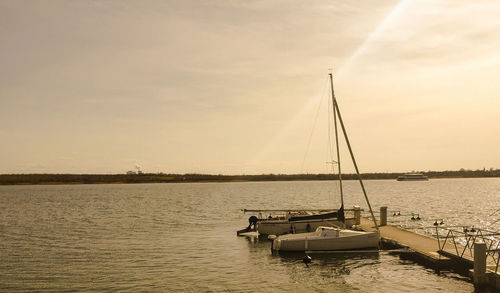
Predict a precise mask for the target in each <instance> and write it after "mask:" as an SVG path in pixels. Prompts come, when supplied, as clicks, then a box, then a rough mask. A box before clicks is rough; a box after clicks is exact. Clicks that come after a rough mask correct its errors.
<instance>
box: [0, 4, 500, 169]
mask: <svg viewBox="0 0 500 293" xmlns="http://www.w3.org/2000/svg"><path fill="white" fill-rule="evenodd" d="M498 15H500V2H498V1H495V0H493V1H481V0H478V1H460V0H450V1H439V0H432V1H430V0H381V1H371V0H358V1H352V0H346V1H340V0H329V1H320V0H313V1H301V0H297V1H293V0H289V1H282V0H275V1H274V0H272V1H270V0H262V1H258V0H255V1H235V0H232V1H229V0H228V1H222V0H221V1H210V0H209V1H201V0H200V1H192V0H179V1H154V0H148V1H123V0H121V1H90V0H87V1H62V0H60V1H51V0H44V1H23V0H19V1H14V0H0V64H1V66H0V162H1V164H0V173H3V174H6V173H104V174H107V173H124V172H126V171H127V170H133V169H134V168H135V166H139V167H140V168H141V169H142V170H143V171H144V172H164V173H193V172H195V173H210V174H263V173H281V174H284V173H285V174H293V173H325V172H328V171H329V170H330V168H331V166H329V165H328V164H326V162H327V161H330V160H331V158H330V157H329V151H328V149H329V143H328V121H329V120H328V117H329V115H331V114H329V112H328V111H329V110H330V111H331V109H330V108H331V104H329V99H330V96H329V90H330V88H329V83H328V73H329V72H330V70H331V72H333V75H334V84H335V94H336V97H337V99H338V103H339V107H340V111H341V113H342V117H343V119H344V123H345V125H346V129H347V132H348V135H349V139H350V141H351V144H352V147H353V151H354V154H355V156H356V160H357V163H358V166H359V168H360V171H361V172H407V171H412V170H417V171H426V170H458V169H460V168H465V169H482V168H486V169H489V168H500V119H499V117H500V115H499V114H500V53H499V52H500V18H498ZM340 147H341V149H342V151H341V154H342V169H343V171H344V172H353V171H354V169H353V168H352V164H351V161H350V158H349V157H348V154H347V152H346V148H345V145H342V144H341V145H340Z"/></svg>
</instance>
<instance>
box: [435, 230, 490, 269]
mask: <svg viewBox="0 0 500 293" xmlns="http://www.w3.org/2000/svg"><path fill="white" fill-rule="evenodd" d="M460 228H462V229H460ZM435 229H436V237H437V240H438V246H439V250H438V251H439V252H445V253H448V254H453V255H456V256H457V257H460V258H464V259H469V260H471V261H473V260H474V243H476V242H482V243H484V244H485V245H486V259H487V260H486V263H487V264H490V265H489V266H488V269H490V270H493V271H494V272H495V274H496V273H497V272H498V265H499V261H500V232H494V231H490V230H487V229H481V228H474V227H472V228H469V227H439V226H436V227H435ZM440 233H441V234H440ZM445 235H446V236H445ZM447 244H448V246H447ZM450 244H451V245H450ZM466 252H468V253H467V254H466Z"/></svg>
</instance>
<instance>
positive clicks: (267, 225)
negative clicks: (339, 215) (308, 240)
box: [257, 218, 355, 235]
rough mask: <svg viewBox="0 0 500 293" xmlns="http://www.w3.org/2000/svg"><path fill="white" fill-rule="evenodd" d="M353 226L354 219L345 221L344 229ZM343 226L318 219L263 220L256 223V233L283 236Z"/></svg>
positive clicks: (334, 221)
mask: <svg viewBox="0 0 500 293" xmlns="http://www.w3.org/2000/svg"><path fill="white" fill-rule="evenodd" d="M354 224H355V219H354V218H347V219H346V223H345V225H346V228H350V227H352V226H353V225H354ZM308 225H309V227H308ZM343 225H344V223H342V222H341V221H339V220H338V219H318V220H304V221H293V222H289V221H288V220H276V221H274V220H271V221H269V220H264V221H259V222H258V223H257V231H258V232H259V234H261V235H283V234H295V233H307V232H311V231H314V230H316V229H317V228H318V227H320V226H333V227H342V226H343Z"/></svg>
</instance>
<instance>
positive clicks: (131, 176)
mask: <svg viewBox="0 0 500 293" xmlns="http://www.w3.org/2000/svg"><path fill="white" fill-rule="evenodd" d="M412 172H415V171H412ZM418 173H422V174H424V175H426V176H427V177H429V179H435V178H479V177H500V169H489V170H486V169H482V170H465V169H460V170H458V171H419V172H418ZM402 174H405V173H364V174H362V175H361V177H362V178H363V179H396V178H397V177H398V176H400V175H402ZM337 178H338V177H337V175H332V174H261V175H210V174H196V173H191V174H165V173H142V172H138V173H132V172H130V171H129V172H128V173H127V174H0V185H27V184H106V183H181V182H239V181H241V182H245V181H306V180H336V179H337ZM342 179H343V180H354V179H357V176H356V174H343V175H342Z"/></svg>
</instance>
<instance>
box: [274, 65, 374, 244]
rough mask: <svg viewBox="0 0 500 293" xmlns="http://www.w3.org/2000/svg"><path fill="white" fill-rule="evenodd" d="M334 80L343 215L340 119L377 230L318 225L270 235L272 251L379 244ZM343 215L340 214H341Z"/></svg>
mask: <svg viewBox="0 0 500 293" xmlns="http://www.w3.org/2000/svg"><path fill="white" fill-rule="evenodd" d="M330 83H331V90H332V102H333V119H334V126H335V128H334V131H335V144H336V153H337V158H336V159H337V161H333V160H332V161H333V162H334V163H336V164H337V167H338V175H339V177H338V178H339V191H340V199H341V203H342V205H341V208H340V209H339V211H340V210H342V219H343V222H345V218H344V215H343V210H344V196H343V189H342V171H341V168H340V151H339V140H338V131H337V119H338V122H339V123H340V126H341V129H342V133H343V135H344V138H345V142H346V145H347V148H348V150H349V153H350V155H351V159H352V163H353V165H354V169H355V170H356V174H357V176H358V179H359V183H360V185H361V189H362V191H363V195H364V197H365V200H366V203H367V205H368V207H369V209H370V214H371V218H372V220H373V224H374V226H375V228H376V232H365V231H355V230H349V229H345V225H344V226H341V228H338V227H323V226H320V227H318V228H316V231H315V232H312V233H300V234H288V235H281V236H270V239H272V241H273V245H272V247H271V249H272V250H275V251H322V250H325V251H326V250H357V249H366V248H373V247H378V244H379V239H380V234H379V228H378V225H377V222H376V220H375V216H374V214H373V210H372V208H371V205H370V201H369V200H368V195H367V193H366V190H365V187H364V184H363V180H362V179H361V175H360V173H359V169H358V165H357V163H356V160H355V158H354V153H353V151H352V148H351V144H350V142H349V138H348V136H347V132H346V130H345V126H344V122H343V121H342V116H341V114H340V110H339V107H338V104H337V100H336V98H335V94H334V91H333V76H332V74H330ZM339 216H340V213H339Z"/></svg>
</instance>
